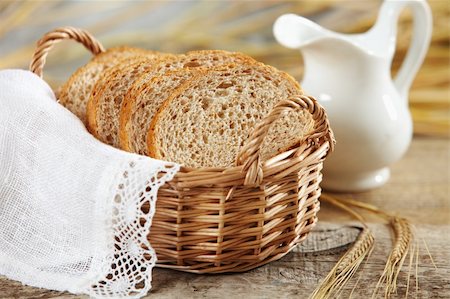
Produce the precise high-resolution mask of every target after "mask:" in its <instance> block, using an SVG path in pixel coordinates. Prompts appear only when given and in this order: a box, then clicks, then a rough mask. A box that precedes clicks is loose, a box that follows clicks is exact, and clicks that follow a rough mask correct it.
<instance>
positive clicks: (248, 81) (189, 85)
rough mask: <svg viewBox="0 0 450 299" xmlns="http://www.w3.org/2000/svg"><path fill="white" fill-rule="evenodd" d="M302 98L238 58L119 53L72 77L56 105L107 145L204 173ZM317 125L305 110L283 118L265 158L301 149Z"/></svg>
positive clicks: (278, 77)
mask: <svg viewBox="0 0 450 299" xmlns="http://www.w3.org/2000/svg"><path fill="white" fill-rule="evenodd" d="M302 93H303V92H302V90H301V88H300V86H299V84H298V83H297V82H296V81H295V80H294V79H293V78H292V77H291V76H289V75H288V74H286V73H284V72H281V71H279V70H277V69H275V68H273V67H270V66H267V65H264V64H262V63H260V62H257V61H256V60H254V59H253V58H251V57H249V56H247V55H244V54H241V53H234V52H226V51H218V50H206V51H193V52H188V53H187V54H181V55H173V54H163V53H158V52H153V51H146V50H140V49H135V48H128V47H120V48H113V49H110V50H108V51H106V52H105V53H102V54H100V55H97V56H96V57H95V58H94V59H92V60H91V61H90V62H89V63H88V64H87V65H85V66H84V67H82V68H80V69H79V70H78V71H77V72H75V73H74V74H73V75H72V77H71V78H70V79H69V81H68V83H66V84H65V85H64V86H63V88H62V90H61V92H60V95H59V99H60V102H61V103H62V104H63V105H65V106H66V107H67V108H69V109H70V110H71V111H72V112H74V113H75V114H76V115H77V116H78V117H80V119H82V120H83V121H85V122H87V127H88V129H89V131H90V132H91V133H92V134H93V135H94V136H95V137H97V138H98V139H100V140H101V141H103V142H105V143H108V144H110V145H112V146H115V147H119V148H122V149H124V150H127V151H130V152H135V153H139V154H143V155H149V156H151V157H154V158H157V159H162V160H169V161H173V162H177V163H180V164H182V165H185V166H187V167H195V168H203V167H229V166H232V165H234V164H235V162H236V156H237V154H238V153H239V150H240V149H241V148H242V146H244V145H245V144H246V142H248V137H249V134H250V133H251V132H252V130H253V129H254V128H255V126H256V124H257V123H259V122H260V121H261V120H262V119H263V118H264V117H266V116H267V114H268V113H269V112H270V111H271V109H272V108H273V106H274V105H275V104H276V103H277V102H279V101H280V100H282V99H286V98H288V97H290V96H293V95H299V94H302ZM86 106H87V108H86ZM313 125H314V123H313V120H312V117H311V115H310V114H309V113H307V112H303V111H301V112H291V113H289V114H287V115H284V116H283V117H282V118H281V119H279V120H277V121H276V122H275V123H274V124H273V125H272V127H271V129H270V130H269V132H268V136H267V137H266V138H265V140H264V143H263V145H262V148H261V157H262V160H263V161H264V160H266V159H268V158H271V157H273V156H274V155H276V154H277V153H280V152H282V151H285V150H287V149H289V148H291V147H293V146H295V145H297V144H298V143H299V142H301V141H302V140H303V139H304V138H305V136H306V135H307V134H308V133H309V132H311V131H312V129H313Z"/></svg>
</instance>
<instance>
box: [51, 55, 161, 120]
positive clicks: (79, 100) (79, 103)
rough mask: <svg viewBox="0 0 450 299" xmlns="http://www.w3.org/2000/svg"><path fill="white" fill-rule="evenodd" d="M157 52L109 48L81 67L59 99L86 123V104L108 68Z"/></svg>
mask: <svg viewBox="0 0 450 299" xmlns="http://www.w3.org/2000/svg"><path fill="white" fill-rule="evenodd" d="M155 53H157V52H154V51H147V50H144V49H138V48H131V47H116V48H111V49H108V50H107V51H105V52H103V53H100V54H98V55H96V56H95V57H93V58H92V59H91V60H90V61H89V62H88V63H87V64H86V65H84V66H82V67H81V68H79V69H78V70H77V71H76V72H75V73H73V74H72V76H70V78H69V80H68V81H67V82H66V83H65V84H64V85H63V86H62V87H61V88H60V89H59V91H58V101H59V103H61V104H62V105H63V106H64V107H66V108H67V109H69V110H70V111H72V113H74V114H75V115H76V116H78V118H80V119H81V120H82V121H83V123H86V105H87V102H88V100H89V97H90V94H91V91H92V88H93V87H94V84H95V83H96V82H97V80H98V78H99V77H100V75H101V74H102V72H103V71H105V70H106V69H108V68H110V67H112V66H114V65H116V64H117V63H119V62H120V61H121V60H122V59H127V58H130V57H134V56H142V55H149V54H150V55H154V54H155Z"/></svg>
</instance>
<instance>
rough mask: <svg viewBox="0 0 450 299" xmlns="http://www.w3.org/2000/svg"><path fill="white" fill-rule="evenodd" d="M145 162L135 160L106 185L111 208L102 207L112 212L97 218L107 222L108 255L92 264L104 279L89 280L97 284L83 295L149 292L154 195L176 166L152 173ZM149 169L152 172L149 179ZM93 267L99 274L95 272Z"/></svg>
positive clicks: (133, 295) (153, 258)
mask: <svg viewBox="0 0 450 299" xmlns="http://www.w3.org/2000/svg"><path fill="white" fill-rule="evenodd" d="M144 159H148V158H144V157H139V156H136V159H135V160H133V161H130V162H128V163H125V165H124V167H123V169H124V171H123V172H117V174H118V175H117V176H116V178H115V180H114V182H113V184H112V185H109V186H112V188H110V190H111V191H112V192H111V196H110V197H109V198H110V200H111V202H112V204H109V205H105V206H111V207H112V209H111V210H110V211H105V212H106V213H105V214H104V215H103V217H102V215H99V217H98V218H97V219H99V220H100V219H102V218H103V221H107V222H108V221H109V222H110V223H105V224H106V229H108V230H109V231H108V232H107V233H106V234H105V233H103V236H106V237H107V239H108V241H107V251H108V254H107V255H106V256H105V257H104V259H102V260H99V261H98V262H99V264H98V265H95V264H96V261H93V264H92V269H93V270H94V271H95V272H96V273H105V275H104V276H97V277H96V278H94V279H93V280H92V281H96V283H95V284H93V285H92V286H91V287H89V289H88V290H87V292H86V293H88V294H89V295H90V296H93V297H107V298H110V297H127V298H140V297H142V296H145V295H146V294H147V293H148V292H149V290H150V289H151V280H152V269H153V267H154V266H155V263H156V260H157V257H156V253H155V251H154V249H153V248H152V247H151V244H150V242H149V241H148V235H149V233H150V227H151V224H152V220H153V216H154V214H155V209H156V199H157V193H158V189H159V187H161V186H162V185H163V184H164V183H165V182H167V181H169V180H171V179H172V178H173V177H174V176H175V174H176V173H177V172H178V170H179V165H176V164H172V163H168V162H167V163H164V164H162V163H161V161H158V162H159V164H160V165H158V166H157V167H156V170H155V164H154V163H151V162H150V163H148V161H146V160H144ZM149 164H151V165H149ZM149 169H152V170H153V174H152V176H151V177H150V178H149V177H148V175H149V172H148V170H149ZM99 212H100V211H99ZM100 227H101V226H100ZM96 266H100V267H101V269H102V270H100V271H96V270H95V268H96Z"/></svg>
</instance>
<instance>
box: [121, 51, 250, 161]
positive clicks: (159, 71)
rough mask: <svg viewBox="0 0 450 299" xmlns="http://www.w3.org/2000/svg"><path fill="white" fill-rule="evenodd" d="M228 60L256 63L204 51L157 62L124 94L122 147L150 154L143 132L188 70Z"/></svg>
mask: <svg viewBox="0 0 450 299" xmlns="http://www.w3.org/2000/svg"><path fill="white" fill-rule="evenodd" d="M227 63H236V64H253V63H257V62H256V61H255V60H254V59H253V58H251V57H249V56H247V55H244V54H242V53H237V52H227V51H220V50H205V51H192V52H188V53H187V54H186V55H178V56H177V57H169V58H167V59H162V60H161V61H160V62H159V63H157V64H155V65H154V66H153V68H151V69H150V70H149V71H147V72H145V73H144V74H143V75H142V76H141V77H140V78H139V79H138V80H136V83H134V84H133V86H132V87H131V88H130V90H129V91H128V93H127V95H126V96H125V100H124V104H123V108H122V109H121V113H120V147H121V148H122V149H124V150H127V151H131V152H135V153H139V154H143V155H148V151H147V140H146V134H143V133H142V132H147V131H148V129H149V127H150V122H151V120H152V118H153V116H154V114H155V112H156V111H157V109H158V108H159V106H160V105H161V103H162V102H163V101H164V100H166V99H167V98H168V97H169V96H170V95H171V94H172V92H173V91H174V90H175V89H176V88H177V87H178V85H180V84H181V83H183V82H185V81H186V80H188V79H190V78H191V73H190V72H189V70H196V69H200V68H211V67H215V66H219V65H223V64H227ZM174 70H182V71H174ZM183 70H184V71H183Z"/></svg>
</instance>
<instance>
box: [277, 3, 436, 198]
mask: <svg viewBox="0 0 450 299" xmlns="http://www.w3.org/2000/svg"><path fill="white" fill-rule="evenodd" d="M405 7H409V8H411V9H412V12H413V16H414V31H413V36H412V40H411V44H410V48H409V50H408V53H407V55H406V58H405V60H404V62H403V65H402V66H401V68H400V70H399V72H398V74H397V76H396V77H395V78H394V79H392V78H391V62H392V58H393V56H394V53H395V46H396V34H397V19H398V15H399V13H400V12H401V11H402V10H403V8H405ZM273 30H274V35H275V38H276V39H277V40H278V42H279V43H281V44H282V45H284V46H286V47H289V48H294V49H299V50H300V51H301V52H302V54H303V58H304V64H305V75H304V79H303V82H302V87H303V89H304V90H305V92H306V93H308V94H310V95H313V96H315V97H316V98H317V99H318V100H319V102H320V103H321V104H322V105H323V106H324V107H325V109H326V111H327V113H328V116H329V118H330V123H331V127H332V128H333V131H334V133H335V136H336V140H337V144H336V150H335V151H334V152H333V153H331V154H330V156H329V157H328V159H327V160H326V162H325V165H324V181H323V187H324V188H325V189H329V190H335V191H363V190H367V189H371V188H374V187H378V186H381V185H383V184H384V183H385V182H386V181H387V180H388V179H389V176H390V171H389V165H391V164H392V163H393V162H395V161H397V160H399V159H400V158H401V157H402V156H403V154H404V153H405V152H406V150H407V149H408V146H409V144H410V143H411V138H412V119H411V115H410V113H409V110H408V91H409V88H410V86H411V83H412V81H413V79H414V77H415V75H416V73H417V71H418V69H419V67H420V65H421V64H422V62H423V59H424V57H425V54H426V52H427V49H428V46H429V43H430V38H431V31H432V17H431V12H430V8H429V6H428V4H427V2H426V1H423V0H404V1H394V0H386V1H384V3H383V4H382V7H381V10H380V12H379V15H378V19H377V21H376V23H375V25H374V26H373V27H372V28H371V29H370V30H369V31H367V32H365V33H361V34H340V33H336V32H332V31H330V30H327V29H324V28H322V27H320V26H319V25H317V24H316V23H313V22H312V21H310V20H308V19H305V18H303V17H300V16H297V15H293V14H287V15H283V16H281V17H279V18H278V20H277V21H276V22H275V24H274V28H273Z"/></svg>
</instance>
